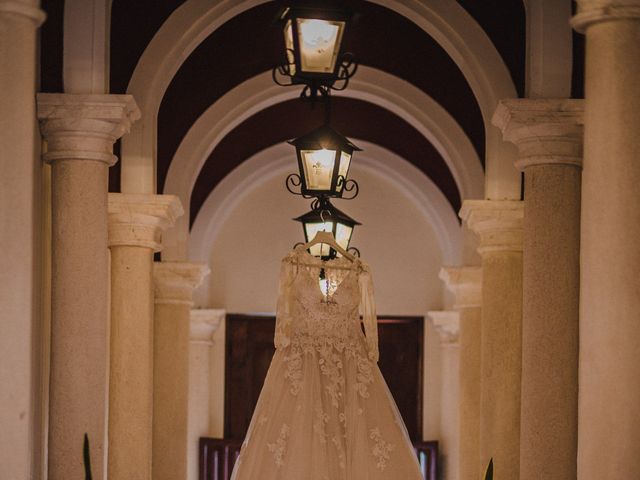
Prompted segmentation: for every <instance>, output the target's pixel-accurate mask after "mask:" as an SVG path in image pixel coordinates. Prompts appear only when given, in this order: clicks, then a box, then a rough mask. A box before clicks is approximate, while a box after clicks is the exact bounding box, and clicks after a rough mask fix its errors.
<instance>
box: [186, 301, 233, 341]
mask: <svg viewBox="0 0 640 480" xmlns="http://www.w3.org/2000/svg"><path fill="white" fill-rule="evenodd" d="M226 315H227V311H226V310H224V309H218V308H216V309H210V308H206V309H205V308H202V309H200V308H197V309H192V310H191V330H190V333H191V335H190V340H191V343H192V344H193V343H202V344H206V345H213V339H212V336H213V334H214V333H215V331H216V330H218V327H219V326H220V323H222V321H223V320H224V319H225V316H226Z"/></svg>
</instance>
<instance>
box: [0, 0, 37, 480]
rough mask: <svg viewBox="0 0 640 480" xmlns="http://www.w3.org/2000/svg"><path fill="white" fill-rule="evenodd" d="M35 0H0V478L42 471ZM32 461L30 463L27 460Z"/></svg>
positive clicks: (32, 476)
mask: <svg viewBox="0 0 640 480" xmlns="http://www.w3.org/2000/svg"><path fill="white" fill-rule="evenodd" d="M38 4H39V2H38V1H36V0H30V1H28V0H22V1H17V0H0V152H1V153H0V179H2V186H1V187H0V225H2V227H1V228H0V245H2V268H1V269H0V318H1V319H2V321H0V385H2V387H0V405H2V408H1V410H0V432H2V433H0V471H1V472H2V473H1V474H0V475H1V476H3V478H10V479H13V478H19V479H22V478H39V477H40V475H42V471H43V470H44V469H43V467H42V460H41V458H42V457H43V456H44V454H43V450H44V442H43V441H41V437H42V436H44V435H43V432H44V431H46V428H45V427H44V425H42V423H43V418H44V415H43V413H42V410H43V406H44V405H45V401H46V399H45V400H43V399H42V395H40V389H41V388H42V386H43V384H46V380H45V379H46V377H47V372H46V371H45V369H46V361H44V360H43V359H42V357H43V355H45V354H44V353H43V351H44V350H45V348H44V339H42V330H43V328H44V327H43V325H46V324H47V322H46V321H43V319H42V316H43V315H42V311H43V309H42V307H41V303H42V302H41V299H42V297H43V295H42V294H41V293H42V292H41V285H42V283H43V282H42V259H41V255H40V252H41V251H42V243H43V238H42V233H41V232H42V230H41V228H40V225H41V218H42V205H43V202H42V200H41V198H42V193H41V192H42V187H41V179H42V163H41V161H40V151H39V144H40V136H39V134H38V126H37V124H36V123H35V122H34V119H35V112H36V105H35V94H36V72H37V66H36V59H37V30H38V27H39V26H40V24H41V23H42V22H43V20H44V18H45V14H44V12H43V11H42V10H41V9H40V8H38ZM34 460H35V461H34Z"/></svg>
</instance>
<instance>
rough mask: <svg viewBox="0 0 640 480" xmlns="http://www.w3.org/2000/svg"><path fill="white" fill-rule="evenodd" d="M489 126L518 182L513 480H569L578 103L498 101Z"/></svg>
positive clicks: (574, 418) (572, 463) (572, 467)
mask: <svg viewBox="0 0 640 480" xmlns="http://www.w3.org/2000/svg"><path fill="white" fill-rule="evenodd" d="M493 121H494V124H495V125H496V126H497V127H499V128H500V129H501V130H502V132H503V135H504V138H505V140H507V141H510V142H512V143H514V144H515V145H516V146H517V147H518V151H519V158H518V160H517V161H516V167H517V168H519V169H521V170H524V173H525V189H524V191H525V202H524V252H523V300H522V412H521V416H520V419H521V420H520V421H521V424H520V428H521V433H520V441H521V443H520V478H521V479H522V480H534V479H535V480H537V479H539V478H545V479H549V480H565V479H567V478H576V455H577V450H578V304H579V288H580V287H579V282H580V179H581V167H582V100H529V99H516V100H503V101H501V102H500V104H499V106H498V109H497V110H496V114H495V116H494V119H493ZM549 372H553V374H552V375H550V374H549ZM541 459H544V461H542V462H541V461H540V460H541Z"/></svg>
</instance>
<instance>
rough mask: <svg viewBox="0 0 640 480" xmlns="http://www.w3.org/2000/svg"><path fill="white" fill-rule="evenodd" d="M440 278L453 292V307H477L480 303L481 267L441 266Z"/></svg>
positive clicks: (457, 308)
mask: <svg viewBox="0 0 640 480" xmlns="http://www.w3.org/2000/svg"><path fill="white" fill-rule="evenodd" d="M439 276H440V280H442V281H443V282H444V284H445V286H446V287H447V289H448V290H450V291H451V292H452V293H453V296H454V301H453V308H454V309H456V310H461V309H465V308H479V307H480V305H481V304H482V267H443V268H442V269H441V270H440V275H439Z"/></svg>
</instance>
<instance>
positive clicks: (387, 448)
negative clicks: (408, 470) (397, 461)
mask: <svg viewBox="0 0 640 480" xmlns="http://www.w3.org/2000/svg"><path fill="white" fill-rule="evenodd" d="M369 438H371V440H373V441H374V445H373V448H372V449H371V453H372V454H373V456H374V457H375V458H376V460H377V463H376V467H377V468H378V469H380V470H384V469H385V467H386V466H387V462H388V461H389V458H391V451H392V450H393V448H394V445H392V444H391V443H388V442H385V441H384V439H383V438H382V434H381V433H380V429H379V428H372V429H371V430H370V431H369Z"/></svg>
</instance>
